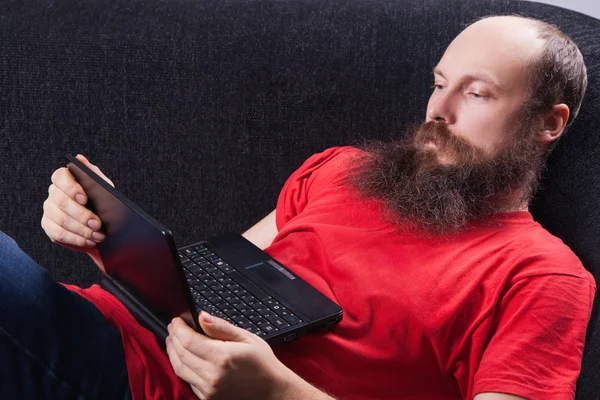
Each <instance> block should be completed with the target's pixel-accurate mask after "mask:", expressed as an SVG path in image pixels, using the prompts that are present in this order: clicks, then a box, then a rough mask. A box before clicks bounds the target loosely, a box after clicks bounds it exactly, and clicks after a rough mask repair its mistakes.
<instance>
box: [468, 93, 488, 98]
mask: <svg viewBox="0 0 600 400" xmlns="http://www.w3.org/2000/svg"><path fill="white" fill-rule="evenodd" d="M468 94H469V95H470V96H471V97H473V98H474V99H486V98H487V97H488V96H486V95H484V94H481V93H476V92H469V93H468Z"/></svg>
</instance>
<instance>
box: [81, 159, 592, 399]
mask: <svg viewBox="0 0 600 400" xmlns="http://www.w3.org/2000/svg"><path fill="white" fill-rule="evenodd" d="M357 151H358V150H356V149H354V148H351V147H341V148H331V149H328V150H326V151H324V152H323V153H319V154H315V155H314V156H312V157H310V158H309V159H308V160H307V161H306V162H305V163H304V164H303V165H302V166H301V167H300V168H299V169H298V170H297V171H296V172H294V173H293V174H292V175H291V176H290V178H289V179H288V181H287V182H286V184H285V186H284V187H283V190H282V192H281V194H280V196H279V199H278V202H277V211H276V223H277V228H278V234H277V237H276V238H275V240H274V241H273V243H272V244H271V246H270V247H268V248H267V249H266V251H267V252H268V253H269V254H271V255H272V256H273V257H275V258H277V259H278V260H279V261H281V262H282V263H283V264H285V265H286V266H288V267H289V268H290V269H292V270H293V271H294V272H295V273H297V274H298V275H300V276H301V277H302V278H304V279H305V280H306V281H308V282H309V283H311V284H312V285H314V286H315V287H316V288H317V289H319V290H320V291H321V292H322V293H324V294H325V295H326V296H328V297H329V298H331V299H332V300H334V301H336V302H337V303H338V304H339V305H340V306H341V307H342V308H343V309H344V317H343V320H342V321H341V322H340V324H339V325H337V326H336V327H335V328H334V329H333V330H332V331H331V332H325V333H321V334H313V335H311V336H308V337H304V338H301V339H299V340H298V341H296V342H292V343H289V344H286V345H283V346H281V347H279V348H277V349H276V350H275V353H276V355H277V357H278V358H279V359H280V360H281V361H282V362H283V363H284V364H285V365H287V366H288V367H290V368H291V369H292V370H294V371H295V372H296V373H298V375H300V376H301V377H303V378H304V379H306V380H307V381H308V382H310V383H312V384H314V385H315V386H317V387H319V388H321V389H323V390H324V391H326V392H328V393H330V394H332V395H333V396H339V397H342V398H344V399H409V398H419V399H460V398H463V399H472V398H473V396H475V395H476V394H478V393H482V392H504V393H510V394H514V395H518V396H522V397H525V398H529V399H545V400H546V399H547V400H551V399H561V400H562V399H568V398H573V397H574V392H575V383H576V380H577V377H578V375H579V371H580V368H581V357H582V351H583V344H584V338H585V331H586V327H587V324H588V321H589V317H590V313H591V308H592V301H593V298H594V293H595V282H594V279H593V277H592V276H591V274H590V273H589V272H587V271H586V270H585V269H584V268H583V266H582V265H581V263H580V262H579V260H578V259H577V257H576V256H575V255H574V254H573V253H572V252H571V250H570V249H569V248H568V247H567V246H566V245H565V244H563V242H562V241H561V240H560V239H558V238H556V237H554V236H552V235H551V234H549V233H548V232H547V231H546V230H545V229H543V228H542V227H541V226H540V225H539V224H538V223H536V222H535V221H534V220H533V219H532V217H531V214H529V213H528V212H513V213H502V214H497V215H496V216H495V217H493V218H492V219H490V220H489V221H488V223H486V224H479V225H474V226H472V229H470V230H468V231H466V232H464V233H460V234H458V235H455V236H454V237H452V239H450V240H432V239H427V238H424V237H423V236H416V235H411V234H410V233H407V232H404V233H400V232H399V230H398V229H396V228H395V227H394V226H392V225H391V224H390V223H389V222H386V221H385V220H384V219H382V218H381V212H380V210H379V208H378V207H377V206H376V204H375V203H374V202H359V201H357V200H356V198H355V197H354V196H353V192H352V190H351V189H350V188H349V187H348V186H344V185H342V184H341V183H340V178H341V176H342V172H343V171H344V170H345V169H346V168H347V165H346V162H347V161H348V159H349V157H350V156H352V155H354V154H356V152H357ZM70 288H71V289H72V290H76V291H78V292H79V293H81V294H82V295H83V296H85V297H86V298H88V299H90V300H91V301H93V302H94V303H95V304H96V305H97V307H98V308H99V309H100V311H102V312H103V313H104V315H106V317H107V318H108V320H109V321H111V323H112V324H114V325H115V326H116V327H117V328H118V329H119V330H120V331H121V333H122V335H123V343H124V346H125V355H126V359H127V366H128V371H129V376H130V382H131V388H132V392H133V397H134V399H142V398H146V399H155V398H156V399H158V398H180V397H186V396H189V397H193V394H192V392H191V391H190V390H189V388H187V387H186V385H185V384H183V383H182V382H181V381H180V380H179V379H178V378H177V377H176V376H175V374H174V373H173V371H172V369H171V366H170V363H169V361H168V358H167V357H166V355H165V354H164V353H163V352H162V351H161V350H160V348H159V347H158V345H157V343H156V340H155V339H154V337H153V336H152V335H151V334H150V333H149V332H147V331H146V330H145V329H144V328H142V327H140V326H139V325H138V324H137V323H136V322H135V320H134V319H133V317H132V316H131V315H130V314H129V313H128V312H127V311H126V310H125V309H124V307H123V306H122V305H120V303H118V302H117V301H116V300H115V299H114V298H113V297H112V296H111V295H110V294H108V293H106V292H104V291H103V290H102V289H100V288H99V287H97V286H93V287H92V288H90V289H86V290H81V289H79V288H75V287H72V286H70Z"/></svg>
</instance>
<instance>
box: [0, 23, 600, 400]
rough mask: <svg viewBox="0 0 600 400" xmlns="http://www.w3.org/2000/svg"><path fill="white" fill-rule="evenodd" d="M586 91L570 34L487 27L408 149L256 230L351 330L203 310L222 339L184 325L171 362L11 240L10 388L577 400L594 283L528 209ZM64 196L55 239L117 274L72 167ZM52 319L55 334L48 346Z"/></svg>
mask: <svg viewBox="0 0 600 400" xmlns="http://www.w3.org/2000/svg"><path fill="white" fill-rule="evenodd" d="M586 84H587V80H586V73H585V66H584V64H583V59H582V57H581V54H580V53H579V50H578V49H577V47H576V46H575V45H574V44H573V43H572V42H571V41H570V40H569V39H568V38H567V37H566V36H565V35H564V34H562V33H561V32H560V31H558V30H557V29H556V28H554V27H552V26H550V25H547V24H544V23H542V22H540V21H535V20H531V19H525V18H520V17H493V18H486V19H483V20H481V21H478V22H476V23H475V24H473V25H471V26H470V27H468V28H467V29H465V30H464V31H463V32H462V33H461V34H460V35H459V36H458V37H457V38H456V39H455V40H454V41H453V42H452V43H451V44H450V46H449V47H448V49H447V50H446V52H445V54H444V56H443V57H442V59H441V60H440V62H439V63H438V65H437V66H436V67H435V70H434V89H433V93H432V95H431V98H430V101H429V104H428V107H427V113H426V122H425V123H424V124H423V125H421V126H420V127H419V128H417V129H416V130H415V131H414V132H413V134H412V135H408V136H407V137H406V138H401V139H399V140H398V141H396V142H394V143H390V144H381V143H379V144H377V143H376V144H370V145H367V146H365V148H364V149H363V150H362V151H361V150H358V149H355V148H351V147H341V148H332V149H328V150H326V151H324V152H323V153H320V154H316V155H314V156H312V157H311V158H309V159H308V160H307V161H306V162H305V163H304V164H303V165H302V166H301V167H300V169H298V170H297V171H296V172H295V173H294V174H292V176H291V177H290V178H289V179H288V181H287V182H286V184H285V186H284V188H283V190H282V192H281V194H280V196H279V199H278V202H277V207H276V209H275V210H274V211H273V212H272V213H270V214H269V215H268V216H267V217H266V218H265V219H263V220H262V221H260V222H259V223H258V224H257V225H255V226H254V227H252V228H251V229H249V230H248V231H247V232H245V233H244V235H245V236H246V237H247V238H248V239H249V240H251V241H252V242H254V243H255V244H256V245H258V246H259V247H261V248H264V249H265V250H266V251H267V252H269V253H270V254H271V255H273V256H274V257H276V258H278V259H280V260H281V261H282V262H283V263H284V264H286V265H288V266H289V267H290V268H291V269H293V270H294V271H295V272H296V273H298V274H299V275H301V276H302V277H303V278H304V279H306V280H307V281H309V282H310V283H312V284H313V285H314V286H315V287H317V288H318V289H319V290H321V291H322V292H323V293H324V294H325V295H327V296H328V297H330V298H332V299H334V300H335V301H337V302H338V303H339V304H340V305H341V306H342V307H343V308H344V319H343V321H342V322H341V323H340V324H339V326H337V327H336V328H335V329H334V330H333V331H332V332H329V333H322V334H314V335H311V336H308V337H306V338H303V339H301V340H299V341H298V342H295V343H291V344H288V345H285V346H282V347H280V348H278V349H276V350H275V352H273V351H272V350H271V349H270V348H269V346H268V345H267V344H266V343H265V342H264V341H263V340H261V339H260V338H258V337H257V336H255V335H253V334H251V333H249V332H247V331H245V330H243V329H241V328H238V327H235V326H233V325H230V324H227V323H226V322H225V321H223V320H220V319H217V318H214V317H211V316H210V315H208V314H206V313H202V314H201V315H200V324H201V326H202V328H203V329H204V331H205V332H206V333H207V335H208V336H204V335H200V334H198V333H196V332H194V331H193V330H191V329H190V328H189V327H187V326H186V325H185V324H184V323H183V321H182V320H181V319H175V320H173V322H172V323H171V324H170V326H169V338H168V339H167V343H166V344H167V354H164V353H162V352H161V350H160V348H159V346H158V344H157V343H156V341H155V340H154V338H153V336H152V335H151V334H150V333H149V332H148V331H145V330H144V329H143V328H141V327H140V326H139V325H138V324H137V323H136V322H135V320H134V319H133V317H132V316H131V315H130V314H128V313H127V311H126V310H125V309H124V308H123V306H122V305H120V304H119V303H118V302H117V301H116V300H115V299H114V298H113V297H112V296H110V295H109V294H107V293H105V292H103V291H102V290H101V289H100V288H98V287H92V288H90V289H86V290H82V289H79V288H76V287H73V286H68V288H69V289H70V290H64V289H63V287H62V286H60V285H57V284H54V283H52V282H51V281H50V280H49V279H48V278H47V277H46V276H45V275H43V274H42V273H41V272H39V267H37V266H35V265H34V263H33V262H32V261H31V260H30V259H28V258H27V257H26V256H25V255H23V254H22V253H20V252H19V250H18V249H17V248H16V246H15V245H14V243H11V242H10V240H9V239H8V238H6V237H5V236H0V241H2V242H4V244H3V245H2V246H0V247H1V248H3V251H2V253H1V257H0V267H1V268H2V271H3V272H2V276H3V277H7V276H8V278H4V279H2V281H1V282H2V283H1V286H0V293H2V296H4V297H6V298H8V297H10V298H11V299H13V298H17V299H18V302H19V303H18V307H13V308H14V309H15V310H17V311H10V310H5V311H2V314H0V322H1V324H2V325H1V327H2V330H1V332H4V337H5V339H4V342H3V349H4V351H5V353H6V356H5V357H3V358H4V359H5V360H9V361H8V362H10V360H11V357H12V358H14V359H18V360H20V364H19V365H20V367H19V366H17V368H15V369H17V371H14V370H13V369H11V370H10V374H11V375H10V376H13V377H14V376H17V379H12V380H11V382H9V383H0V386H1V387H4V388H6V390H11V392H10V393H34V389H33V388H31V387H28V388H21V387H20V386H19V381H18V376H19V374H20V373H21V372H20V369H26V370H27V371H26V373H22V374H21V375H26V374H27V373H30V374H31V375H32V376H33V377H34V378H36V379H31V381H32V387H33V386H35V384H38V383H39V382H40V380H41V381H42V382H41V383H39V385H46V387H48V388H51V389H47V390H53V392H52V393H53V394H54V395H53V397H59V396H60V395H62V396H64V397H74V396H86V397H93V395H98V396H100V397H102V396H104V397H110V398H116V397H126V396H128V393H129V392H128V390H127V387H128V386H130V387H131V394H132V395H133V397H134V398H178V397H186V396H192V395H193V394H195V395H197V396H198V397H199V398H202V399H228V398H235V399H255V398H256V399H308V398H310V399H329V398H336V397H341V398H349V399H368V398H372V399H381V398H421V399H422V398H429V399H459V398H465V399H473V398H474V399H476V400H493V399H502V400H508V399H520V398H527V399H567V398H573V396H574V391H575V383H576V380H577V377H578V375H579V371H580V364H581V357H582V351H583V341H584V337H585V330H586V326H587V323H588V321H589V317H590V312H591V307H592V301H593V296H594V293H595V283H594V280H593V278H592V276H591V275H590V274H589V273H588V272H587V271H586V270H585V269H584V268H583V266H582V265H581V263H580V262H579V261H578V260H577V258H576V257H575V256H574V255H573V253H572V252H571V251H570V250H569V249H568V247H566V246H565V245H564V244H563V243H562V242H561V241H560V240H559V239H557V238H555V237H553V236H551V235H550V234H549V233H548V232H546V231H545V230H544V229H543V228H541V226H539V225H538V224H537V223H535V222H534V221H533V219H532V218H531V215H530V214H529V212H528V211H527V205H528V202H529V200H530V199H531V196H532V193H533V192H534V190H535V188H536V185H537V182H538V180H539V174H540V171H541V170H542V168H543V165H544V161H545V159H546V157H547V155H548V153H549V151H550V149H551V148H552V147H553V146H554V143H556V141H557V140H558V139H559V137H560V136H561V135H562V134H563V132H564V131H565V128H566V127H567V126H568V125H569V124H570V123H571V122H572V120H573V119H574V118H575V116H576V114H577V112H578V110H579V106H580V104H581V100H582V98H583V94H584V92H585V88H586ZM79 158H80V159H81V160H82V161H84V162H86V163H88V165H90V166H91V167H92V168H94V169H95V170H96V171H97V172H99V173H101V172H100V170H99V169H98V168H97V167H96V166H93V165H91V164H89V162H88V161H87V160H86V159H85V158H84V157H82V156H79ZM52 182H53V183H52V185H51V186H50V188H49V196H48V199H47V200H46V202H45V203H44V217H43V219H42V227H43V229H44V230H45V231H46V233H47V234H48V236H49V237H50V238H51V240H53V241H54V242H57V243H60V244H62V245H64V246H67V247H70V248H73V249H77V250H82V251H86V252H87V253H88V254H90V255H91V256H92V258H94V260H95V261H96V262H97V264H98V265H99V267H100V268H102V262H101V260H100V259H99V258H98V253H97V251H96V250H95V246H96V243H98V242H101V241H102V240H103V238H104V236H103V234H102V233H101V232H100V231H101V221H99V219H98V217H97V216H95V215H93V214H92V213H90V212H89V211H88V210H87V209H85V207H84V204H85V203H86V201H87V197H86V194H85V193H84V192H83V190H82V188H81V187H80V186H79V185H78V184H77V183H76V182H75V181H74V179H73V177H72V176H71V175H70V174H69V173H68V171H67V170H66V169H64V168H63V169H59V170H57V171H56V172H55V173H54V175H53V177H52ZM2 260H8V262H7V261H2ZM23 271H25V272H23ZM20 274H25V275H27V277H28V279H25V278H23V277H20ZM75 293H77V294H78V295H77V294H75ZM79 295H80V296H79ZM32 297H34V298H35V299H41V302H43V304H42V305H40V304H39V302H38V301H37V300H31V298H32ZM82 297H85V298H86V299H88V300H90V302H91V303H93V304H94V305H92V304H91V303H90V302H86V301H85V300H83V299H82ZM11 301H12V300H11ZM32 304H33V305H32ZM57 308H60V310H59V311H57ZM40 309H41V310H43V311H42V312H40V311H39V310H40ZM98 310H99V311H100V312H101V313H102V314H100V312H98ZM24 312H31V313H34V315H35V317H34V318H31V320H23V317H22V315H23V314H24ZM28 315H29V314H28ZM37 318H41V319H43V322H44V324H48V326H49V328H48V331H49V332H47V333H46V335H41V338H40V337H38V341H36V340H34V339H35V338H32V337H31V336H32V335H34V334H33V333H31V332H35V329H34V328H35V327H36V326H37V324H38V322H37ZM56 318H58V319H60V321H59V322H55V319H56ZM75 318H77V319H78V321H80V322H79V323H74V322H73V321H72V320H73V319H75ZM15 321H16V322H15ZM106 321H109V323H110V324H109V323H107V322H106ZM82 325H83V326H82ZM90 325H92V328H89V326H90ZM23 326H25V327H23ZM113 326H114V327H115V328H116V330H118V331H119V332H120V335H116V334H115V331H114V329H112V327H113ZM74 331H76V333H73V332H74ZM46 337H50V338H51V339H47V338H46ZM6 338H8V339H6ZM82 338H83V339H82ZM82 340H89V341H90V343H88V344H86V343H81V342H82ZM39 341H42V342H43V341H50V342H51V343H42V344H39V343H38V342H39ZM121 341H122V344H121ZM49 348H52V349H53V351H50V350H48V349H49ZM82 354H83V355H82ZM86 359H87V360H88V361H87V362H85V361H84V360H86ZM24 360H25V361H24ZM5 362H6V361H5ZM23 365H27V367H24V366H23ZM171 367H172V368H171ZM3 368H5V371H8V367H6V366H4V367H3ZM40 371H41V372H40ZM3 373H4V371H3ZM7 376H8V373H7ZM177 377H179V378H181V380H179V379H178V378H177ZM82 381H83V382H82ZM185 382H187V383H189V384H190V386H187V385H186V383H185ZM12 383H14V384H12ZM2 385H3V386H2ZM190 389H191V390H190ZM28 390H30V391H29V392H28ZM99 393H100V394H99ZM328 393H329V394H328Z"/></svg>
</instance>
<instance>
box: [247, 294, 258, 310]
mask: <svg viewBox="0 0 600 400" xmlns="http://www.w3.org/2000/svg"><path fill="white" fill-rule="evenodd" d="M244 302H245V303H246V304H248V305H249V306H250V307H252V308H254V305H255V304H260V302H259V301H258V300H257V299H256V298H254V297H253V298H251V299H248V300H244Z"/></svg>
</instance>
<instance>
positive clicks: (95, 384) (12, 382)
mask: <svg viewBox="0 0 600 400" xmlns="http://www.w3.org/2000/svg"><path fill="white" fill-rule="evenodd" d="M0 398H3V399H84V398H85V399H127V398H131V393H130V389H129V379H128V376H127V368H126V364H125V356H124V353H123V346H122V343H121V335H120V334H119V332H118V331H117V330H116V329H115V328H113V327H112V326H111V325H110V324H109V323H108V322H107V321H106V319H105V318H104V316H103V315H102V313H100V311H98V309H97V308H96V307H95V306H94V305H93V304H92V303H90V302H89V301H88V300H86V299H84V298H83V297H81V296H79V295H77V294H75V293H73V292H71V291H69V290H68V289H66V288H64V287H63V286H62V285H60V284H59V283H57V282H55V281H54V280H53V279H52V278H50V276H49V274H48V272H47V271H46V270H45V269H44V268H42V267H40V266H39V265H38V264H37V263H36V262H35V261H33V260H32V259H31V258H30V257H29V256H28V255H27V254H25V253H24V252H23V251H22V250H21V249H20V248H19V247H18V246H17V244H16V243H15V241H14V240H13V239H11V238H10V237H9V236H7V235H6V234H4V233H2V232H0Z"/></svg>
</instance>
